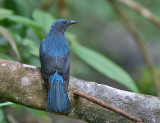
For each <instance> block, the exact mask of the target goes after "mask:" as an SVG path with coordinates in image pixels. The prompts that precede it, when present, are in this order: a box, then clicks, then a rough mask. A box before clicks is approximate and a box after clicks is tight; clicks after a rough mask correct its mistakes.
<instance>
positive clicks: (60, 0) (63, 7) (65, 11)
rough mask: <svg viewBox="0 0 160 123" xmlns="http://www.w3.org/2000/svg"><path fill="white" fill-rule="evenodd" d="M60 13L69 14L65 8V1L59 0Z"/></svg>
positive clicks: (62, 14) (61, 14)
mask: <svg viewBox="0 0 160 123" xmlns="http://www.w3.org/2000/svg"><path fill="white" fill-rule="evenodd" d="M59 13H60V16H62V17H64V16H66V15H67V10H66V9H65V1H64V0H59Z"/></svg>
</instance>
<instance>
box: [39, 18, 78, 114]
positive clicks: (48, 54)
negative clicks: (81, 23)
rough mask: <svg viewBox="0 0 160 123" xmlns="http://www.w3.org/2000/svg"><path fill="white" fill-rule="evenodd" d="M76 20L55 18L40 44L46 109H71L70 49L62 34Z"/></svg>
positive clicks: (60, 110)
mask: <svg viewBox="0 0 160 123" xmlns="http://www.w3.org/2000/svg"><path fill="white" fill-rule="evenodd" d="M75 23H76V21H70V20H66V19H59V20H56V21H55V22H54V23H53V25H52V27H51V29H50V32H49V34H48V36H47V37H46V38H44V39H43V40H42V41H41V44H40V61H41V72H42V76H43V79H44V80H45V84H46V86H47V89H48V98H47V104H46V110H47V111H49V112H55V113H67V112H68V111H69V110H70V109H71V104H70V101H69V98H68V94H67V90H68V84H69V77H70V49H69V44H68V41H67V38H66V37H65V35H64V32H65V30H66V28H67V27H68V26H69V25H71V24H75Z"/></svg>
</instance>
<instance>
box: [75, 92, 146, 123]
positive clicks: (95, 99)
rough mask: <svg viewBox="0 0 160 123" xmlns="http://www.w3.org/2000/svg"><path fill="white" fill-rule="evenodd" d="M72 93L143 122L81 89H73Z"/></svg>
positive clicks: (138, 122) (139, 122) (140, 122)
mask: <svg viewBox="0 0 160 123" xmlns="http://www.w3.org/2000/svg"><path fill="white" fill-rule="evenodd" d="M73 93H74V94H75V95H78V96H81V97H83V98H85V99H87V100H89V101H91V102H93V103H96V104H98V105H100V106H102V107H104V108H106V109H109V110H111V111H114V112H116V113H118V114H120V115H122V116H124V117H126V118H127V119H130V120H132V121H136V122H137V123H143V122H142V120H141V119H139V118H137V117H135V116H132V115H130V114H128V113H126V112H124V111H122V110H121V109H119V108H116V107H114V106H111V105H108V104H106V103H105V102H103V101H101V100H98V99H97V98H95V97H93V96H90V95H88V94H85V93H83V92H82V91H79V90H74V91H73Z"/></svg>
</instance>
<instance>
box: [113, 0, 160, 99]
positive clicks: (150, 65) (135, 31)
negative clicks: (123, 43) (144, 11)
mask: <svg viewBox="0 0 160 123" xmlns="http://www.w3.org/2000/svg"><path fill="white" fill-rule="evenodd" d="M110 2H111V4H112V6H113V8H114V10H115V12H116V13H117V14H118V16H119V17H120V19H121V20H122V21H123V23H124V24H125V26H126V27H127V28H128V29H129V31H130V32H131V34H132V35H133V37H134V38H135V41H136V43H137V45H138V46H139V49H140V51H141V54H142V56H143V58H144V60H145V62H146V64H147V66H148V69H149V72H150V74H151V77H152V79H153V82H154V84H155V87H156V91H157V94H158V96H160V81H159V77H158V73H157V71H156V70H155V68H154V64H153V60H152V58H151V56H150V53H149V52H148V49H147V46H146V44H145V40H144V38H143V36H142V35H141V34H140V33H139V31H138V29H137V28H136V26H135V25H134V24H133V23H132V22H131V21H130V19H129V18H128V17H127V16H126V15H125V13H124V12H123V10H122V9H121V8H119V6H118V5H117V4H116V2H115V1H114V0H110Z"/></svg>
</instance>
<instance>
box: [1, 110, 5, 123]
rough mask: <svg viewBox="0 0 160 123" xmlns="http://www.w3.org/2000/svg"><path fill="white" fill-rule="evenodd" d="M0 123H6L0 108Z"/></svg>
mask: <svg viewBox="0 0 160 123" xmlns="http://www.w3.org/2000/svg"><path fill="white" fill-rule="evenodd" d="M0 123H6V121H5V117H4V113H3V110H2V109H1V108H0Z"/></svg>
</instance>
